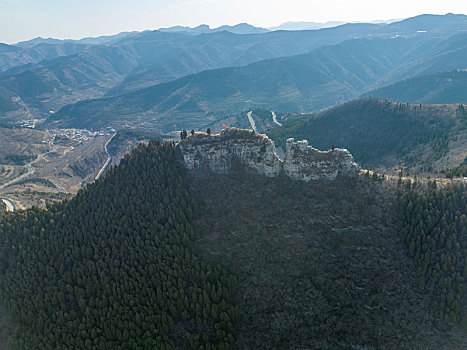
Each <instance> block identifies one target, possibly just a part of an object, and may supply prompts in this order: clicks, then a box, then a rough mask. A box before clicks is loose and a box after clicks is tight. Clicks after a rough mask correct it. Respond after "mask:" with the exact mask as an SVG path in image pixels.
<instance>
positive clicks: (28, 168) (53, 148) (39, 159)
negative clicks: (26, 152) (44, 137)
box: [0, 141, 57, 190]
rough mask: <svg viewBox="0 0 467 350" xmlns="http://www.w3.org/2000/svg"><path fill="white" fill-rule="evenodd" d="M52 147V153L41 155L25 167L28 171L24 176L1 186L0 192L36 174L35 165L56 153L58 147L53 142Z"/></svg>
mask: <svg viewBox="0 0 467 350" xmlns="http://www.w3.org/2000/svg"><path fill="white" fill-rule="evenodd" d="M51 145H52V149H51V150H50V151H48V152H45V153H42V154H39V156H38V157H37V158H36V159H34V160H33V161H32V162H29V163H28V164H26V165H25V166H24V167H25V168H26V170H27V171H26V172H25V173H24V174H21V175H20V176H18V177H17V178H15V179H13V180H10V181H8V182H6V183H4V184H3V185H0V190H3V189H4V188H6V187H8V186H10V185H13V184H15V183H17V182H18V181H21V180H23V179H24V178H26V177H28V176H29V175H32V174H34V168H33V167H32V166H33V165H34V164H36V163H37V162H40V161H41V160H42V159H43V158H44V157H45V156H46V155H47V154H49V153H52V152H55V151H56V150H57V147H56V146H55V145H54V144H53V141H52V142H51Z"/></svg>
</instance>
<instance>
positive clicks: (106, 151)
mask: <svg viewBox="0 0 467 350" xmlns="http://www.w3.org/2000/svg"><path fill="white" fill-rule="evenodd" d="M115 135H117V133H115V134H113V135H112V136H110V138H109V139H108V140H107V142H106V143H105V145H104V149H105V153H107V160H106V161H105V164H104V165H103V166H102V168H101V170H99V172H98V173H97V175H96V177H95V179H94V180H97V179H98V178H100V177H101V176H102V174H103V173H104V171H105V170H106V169H107V167H108V166H109V165H110V163H111V162H112V155H111V154H110V152H109V149H108V148H107V146H108V145H109V143H110V141H112V139H113V138H114V137H115Z"/></svg>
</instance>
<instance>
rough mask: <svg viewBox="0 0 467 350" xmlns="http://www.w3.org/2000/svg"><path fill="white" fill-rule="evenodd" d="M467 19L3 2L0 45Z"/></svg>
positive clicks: (298, 9) (314, 8)
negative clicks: (126, 34) (191, 30)
mask: <svg viewBox="0 0 467 350" xmlns="http://www.w3.org/2000/svg"><path fill="white" fill-rule="evenodd" d="M449 12H452V13H458V14H459V13H462V14H467V1H466V0H442V1H440V0H436V1H433V0H390V1H389V0H371V1H369V0H0V42H3V43H9V44H11V43H16V42H18V41H23V40H28V39H32V38H35V37H38V36H41V37H45V38H48V37H54V38H58V39H79V38H83V37H87V36H99V35H109V34H116V33H119V32H122V31H135V30H137V31H140V30H147V29H157V28H162V27H170V26H174V25H187V26H196V25H199V24H209V25H210V26H211V27H218V26H220V25H224V24H229V25H232V24H237V23H243V22H247V23H250V24H252V25H255V26H260V27H273V26H277V25H279V24H281V23H284V22H287V21H306V22H326V21H346V22H357V21H360V22H365V21H371V20H383V19H395V18H407V17H412V16H416V15H419V14H424V13H430V14H446V13H449Z"/></svg>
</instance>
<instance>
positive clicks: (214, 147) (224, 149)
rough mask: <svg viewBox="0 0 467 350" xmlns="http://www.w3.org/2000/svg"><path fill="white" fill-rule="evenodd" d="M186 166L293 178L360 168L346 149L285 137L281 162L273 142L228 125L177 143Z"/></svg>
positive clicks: (331, 175) (332, 175) (334, 174)
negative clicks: (325, 148)
mask: <svg viewBox="0 0 467 350" xmlns="http://www.w3.org/2000/svg"><path fill="white" fill-rule="evenodd" d="M178 147H179V148H180V151H181V153H182V155H183V159H184V162H185V166H186V168H187V169H188V170H191V171H194V172H203V171H210V172H213V173H216V174H227V173H230V172H232V171H235V170H238V169H241V168H246V169H250V170H252V171H254V172H257V173H260V174H262V175H265V176H268V177H275V176H278V175H279V174H285V175H286V176H288V177H290V178H292V179H294V180H302V181H307V182H309V181H311V180H321V179H328V180H333V179H335V178H336V177H337V176H338V175H344V176H354V175H356V174H357V172H358V170H359V167H358V165H357V164H356V163H355V161H354V159H353V157H352V155H351V154H350V152H349V151H348V150H346V149H340V148H335V149H333V150H329V151H319V150H317V149H316V148H313V147H311V146H308V141H306V140H304V141H298V142H295V141H294V139H288V140H287V147H286V153H285V157H284V161H282V160H280V159H279V156H278V155H277V152H276V147H275V146H274V141H272V140H270V139H269V138H268V137H267V136H266V135H263V134H258V133H255V132H254V131H252V130H246V129H237V128H229V129H224V130H222V132H221V133H220V134H214V135H208V134H206V133H195V134H194V135H192V136H189V137H188V138H186V139H185V140H183V141H181V142H180V143H179V146H178Z"/></svg>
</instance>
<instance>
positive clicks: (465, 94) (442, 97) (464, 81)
mask: <svg viewBox="0 0 467 350" xmlns="http://www.w3.org/2000/svg"><path fill="white" fill-rule="evenodd" d="M365 96H373V97H379V98H387V99H390V100H393V101H399V102H410V103H467V71H465V70H454V71H450V72H440V73H433V74H429V75H423V76H417V77H415V78H411V79H407V80H403V81H400V82H397V83H395V84H392V85H389V86H386V87H383V88H380V89H377V90H374V91H370V92H369V93H367V94H365Z"/></svg>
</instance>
